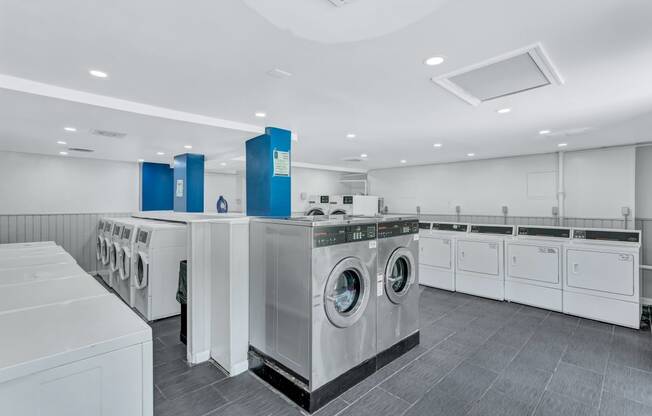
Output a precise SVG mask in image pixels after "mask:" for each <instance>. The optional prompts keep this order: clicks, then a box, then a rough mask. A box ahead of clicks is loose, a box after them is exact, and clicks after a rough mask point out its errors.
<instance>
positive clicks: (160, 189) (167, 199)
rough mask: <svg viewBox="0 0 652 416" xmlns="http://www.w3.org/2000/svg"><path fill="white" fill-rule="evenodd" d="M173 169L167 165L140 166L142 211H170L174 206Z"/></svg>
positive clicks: (148, 163)
mask: <svg viewBox="0 0 652 416" xmlns="http://www.w3.org/2000/svg"><path fill="white" fill-rule="evenodd" d="M173 181H174V175H173V171H172V168H171V167H170V165H168V164H167V163H150V162H143V163H141V164H140V210H141V211H168V210H171V209H172V207H173V206H174V202H173V190H172V188H173V185H172V183H173Z"/></svg>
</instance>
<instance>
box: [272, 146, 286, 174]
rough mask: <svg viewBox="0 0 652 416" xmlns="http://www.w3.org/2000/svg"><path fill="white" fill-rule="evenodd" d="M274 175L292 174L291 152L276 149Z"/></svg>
mask: <svg viewBox="0 0 652 416" xmlns="http://www.w3.org/2000/svg"><path fill="white" fill-rule="evenodd" d="M274 176H290V152H282V151H280V150H276V149H274Z"/></svg>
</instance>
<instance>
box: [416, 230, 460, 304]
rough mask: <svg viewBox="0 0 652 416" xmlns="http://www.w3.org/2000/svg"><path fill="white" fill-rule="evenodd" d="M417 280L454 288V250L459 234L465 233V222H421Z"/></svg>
mask: <svg viewBox="0 0 652 416" xmlns="http://www.w3.org/2000/svg"><path fill="white" fill-rule="evenodd" d="M419 227H420V228H421V229H420V232H419V234H420V244H419V250H420V251H419V283H421V284H422V285H425V286H430V287H436V288H438V289H445V290H450V291H455V253H456V247H457V239H458V237H464V236H466V233H467V231H468V229H469V225H468V224H458V223H453V222H434V223H420V224H419Z"/></svg>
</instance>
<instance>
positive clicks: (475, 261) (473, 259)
mask: <svg viewBox="0 0 652 416" xmlns="http://www.w3.org/2000/svg"><path fill="white" fill-rule="evenodd" d="M498 244H502V243H498V242H495V241H472V240H459V241H458V242H457V266H458V270H461V271H465V272H473V273H482V274H486V275H491V276H498V273H499V271H500V267H499V263H498V262H499V261H500V259H499V254H500V253H499V250H498Z"/></svg>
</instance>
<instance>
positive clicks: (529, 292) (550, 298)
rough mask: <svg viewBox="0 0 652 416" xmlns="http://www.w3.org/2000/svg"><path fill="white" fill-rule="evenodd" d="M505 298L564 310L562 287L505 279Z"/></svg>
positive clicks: (539, 306) (557, 310) (540, 306)
mask: <svg viewBox="0 0 652 416" xmlns="http://www.w3.org/2000/svg"><path fill="white" fill-rule="evenodd" d="M505 300H508V301H510V302H516V303H522V304H524V305H530V306H534V307H537V308H543V309H549V310H551V311H556V312H561V311H562V292H561V289H554V288H550V287H544V286H536V285H531V284H524V283H521V282H517V281H513V280H505Z"/></svg>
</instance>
